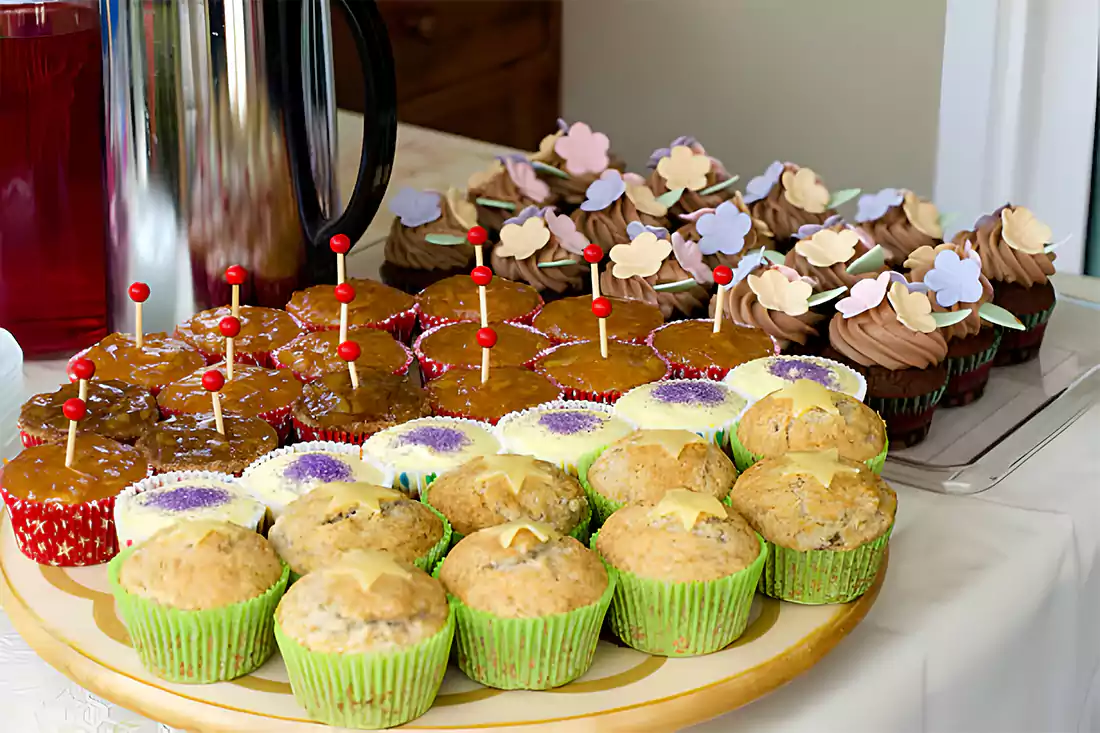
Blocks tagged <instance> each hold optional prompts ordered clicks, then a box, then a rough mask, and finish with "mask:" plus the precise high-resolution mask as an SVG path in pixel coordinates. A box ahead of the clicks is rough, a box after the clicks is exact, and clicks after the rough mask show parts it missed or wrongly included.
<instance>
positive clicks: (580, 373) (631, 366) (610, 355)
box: [535, 341, 668, 402]
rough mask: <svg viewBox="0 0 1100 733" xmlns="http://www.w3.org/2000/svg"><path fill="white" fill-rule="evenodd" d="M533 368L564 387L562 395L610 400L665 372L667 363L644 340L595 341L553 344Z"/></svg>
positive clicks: (660, 377) (664, 375)
mask: <svg viewBox="0 0 1100 733" xmlns="http://www.w3.org/2000/svg"><path fill="white" fill-rule="evenodd" d="M535 371H537V372H539V373H540V374H544V375H546V376H547V377H548V378H549V379H550V381H551V382H553V383H554V384H556V385H558V386H559V387H560V388H561V389H562V390H564V392H565V395H566V399H570V400H592V401H593V402H614V401H615V400H617V399H619V397H621V396H622V393H623V392H626V391H627V390H630V389H633V388H635V387H637V386H639V385H642V384H645V383H647V382H655V381H657V380H658V379H664V378H665V377H667V376H668V364H666V363H665V361H664V360H663V359H662V358H661V357H660V356H659V355H658V354H657V352H656V351H654V349H653V347H652V346H646V345H645V344H625V343H621V342H619V341H609V342H608V344H607V358H606V359H605V358H603V356H602V355H601V353H600V343H599V341H578V342H576V343H571V344H562V345H561V346H556V347H554V348H553V349H551V350H550V351H548V352H547V353H546V354H545V355H543V356H541V357H539V360H538V361H537V362H535Z"/></svg>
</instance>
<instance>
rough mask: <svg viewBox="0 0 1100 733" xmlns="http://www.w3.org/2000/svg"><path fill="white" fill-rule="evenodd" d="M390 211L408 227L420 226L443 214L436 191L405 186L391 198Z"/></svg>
mask: <svg viewBox="0 0 1100 733" xmlns="http://www.w3.org/2000/svg"><path fill="white" fill-rule="evenodd" d="M390 211H392V212H393V214H394V216H397V217H398V218H400V219H401V223H402V224H403V225H404V226H407V227H410V228H411V227H418V226H422V225H424V224H427V223H428V222H432V221H435V220H436V219H438V218H439V217H440V216H442V215H443V210H442V209H440V208H439V194H438V193H436V192H435V191H417V190H416V189H414V188H409V187H407V186H406V187H405V188H402V189H401V190H400V191H398V192H397V195H396V196H394V197H393V198H392V199H391V200H390Z"/></svg>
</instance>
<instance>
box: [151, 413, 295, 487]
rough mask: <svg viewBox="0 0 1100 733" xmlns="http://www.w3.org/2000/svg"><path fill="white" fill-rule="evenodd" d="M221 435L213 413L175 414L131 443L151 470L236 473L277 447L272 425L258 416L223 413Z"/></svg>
mask: <svg viewBox="0 0 1100 733" xmlns="http://www.w3.org/2000/svg"><path fill="white" fill-rule="evenodd" d="M222 424H223V426H224V427H225V435H222V434H221V433H219V432H218V427H217V424H216V423H215V421H214V416H213V415H175V416H173V417H170V418H168V419H167V420H162V421H161V422H159V423H157V424H156V425H154V426H153V427H152V428H150V429H149V430H148V431H146V433H145V435H143V436H142V437H141V439H140V440H138V442H137V445H136V446H135V447H136V448H137V449H138V450H140V451H141V452H142V453H144V454H145V457H146V459H147V460H148V461H149V464H150V465H151V466H152V467H153V471H154V472H155V473H167V472H168V471H216V472H218V473H231V474H236V475H240V473H241V472H242V471H244V469H246V468H248V466H249V465H250V464H251V463H252V462H253V461H255V460H256V459H257V458H259V457H260V456H262V455H264V454H266V453H269V452H271V451H273V450H275V449H276V448H278V447H279V435H278V433H276V432H275V428H273V427H271V426H270V425H268V424H267V423H266V422H264V421H263V420H261V419H260V418H258V417H237V416H235V415H226V416H225V417H224V418H223V419H222Z"/></svg>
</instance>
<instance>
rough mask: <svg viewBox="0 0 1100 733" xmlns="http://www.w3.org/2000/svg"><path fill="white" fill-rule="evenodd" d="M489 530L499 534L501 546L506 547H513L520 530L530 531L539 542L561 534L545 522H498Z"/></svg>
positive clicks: (555, 537) (547, 540)
mask: <svg viewBox="0 0 1100 733" xmlns="http://www.w3.org/2000/svg"><path fill="white" fill-rule="evenodd" d="M488 531H490V532H493V533H495V534H496V535H497V536H498V538H499V539H500V546H501V547H504V548H508V547H511V546H512V543H513V542H515V541H516V535H518V534H519V533H520V532H529V533H530V534H531V535H532V536H533V537H534V538H535V539H536V540H538V541H539V542H549V541H550V540H552V539H557V538H558V537H560V536H561V535H559V534H558V533H557V532H555V531H554V528H553V527H551V526H550V525H549V524H543V523H542V522H509V523H508V524H498V525H497V526H495V527H492V528H490V529H489V530H488Z"/></svg>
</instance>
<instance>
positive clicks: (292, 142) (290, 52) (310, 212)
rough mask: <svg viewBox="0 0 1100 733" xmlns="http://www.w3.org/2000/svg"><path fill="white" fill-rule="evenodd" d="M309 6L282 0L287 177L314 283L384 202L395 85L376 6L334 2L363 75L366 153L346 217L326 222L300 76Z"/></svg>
mask: <svg viewBox="0 0 1100 733" xmlns="http://www.w3.org/2000/svg"><path fill="white" fill-rule="evenodd" d="M311 1H312V0H279V2H278V6H279V27H280V29H281V34H280V37H281V38H282V44H281V45H282V49H281V54H280V55H281V58H282V59H283V63H282V64H281V66H282V71H283V74H282V77H283V92H284V95H285V99H284V104H283V110H284V115H285V125H286V134H287V145H288V148H289V155H290V172H291V177H292V178H293V180H294V187H295V193H296V194H297V198H298V213H299V215H300V216H301V219H302V226H303V228H304V229H305V234H306V238H307V239H308V241H309V244H310V249H311V251H310V253H309V255H310V256H309V261H310V274H309V276H310V278H311V279H312V280H313V281H314V282H325V281H329V280H331V279H332V277H333V273H334V272H335V258H334V257H332V256H331V254H329V250H328V240H329V239H330V238H331V237H332V235H334V234H346V235H347V236H348V238H349V239H351V241H352V243H353V244H354V243H355V242H357V241H358V240H359V238H360V237H362V236H363V234H364V233H365V232H366V231H367V227H368V226H370V223H371V220H372V219H373V218H374V215H375V214H376V213H377V212H378V207H379V206H381V204H382V197H383V196H384V195H385V193H386V186H387V185H388V184H389V181H390V171H391V170H392V169H393V155H394V151H395V149H396V147H397V80H396V75H395V72H394V65H393V52H392V51H391V49H390V39H389V35H388V34H387V33H386V26H385V24H384V22H383V20H382V16H381V14H380V13H379V12H378V6H377V5H375V3H374V0H332V3H333V5H338V6H339V7H340V9H341V11H342V12H343V13H344V16H345V17H346V18H347V22H348V26H349V27H350V28H351V33H352V36H353V37H354V38H355V48H356V51H357V53H358V56H359V62H360V65H361V66H362V69H363V149H362V152H361V153H360V155H359V174H358V176H357V177H356V179H355V187H354V188H353V189H352V192H351V199H350V201H348V205H347V208H346V209H345V210H344V213H343V214H341V215H340V216H338V217H336V218H335V219H332V220H326V219H325V218H324V215H323V213H322V211H321V204H320V201H319V197H318V194H317V184H316V182H315V181H314V179H313V167H312V165H311V164H310V150H309V136H308V133H307V126H306V109H305V81H304V80H303V78H302V71H303V68H302V66H303V65H302V22H303V21H302V16H303V13H302V6H303V3H304V2H311Z"/></svg>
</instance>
